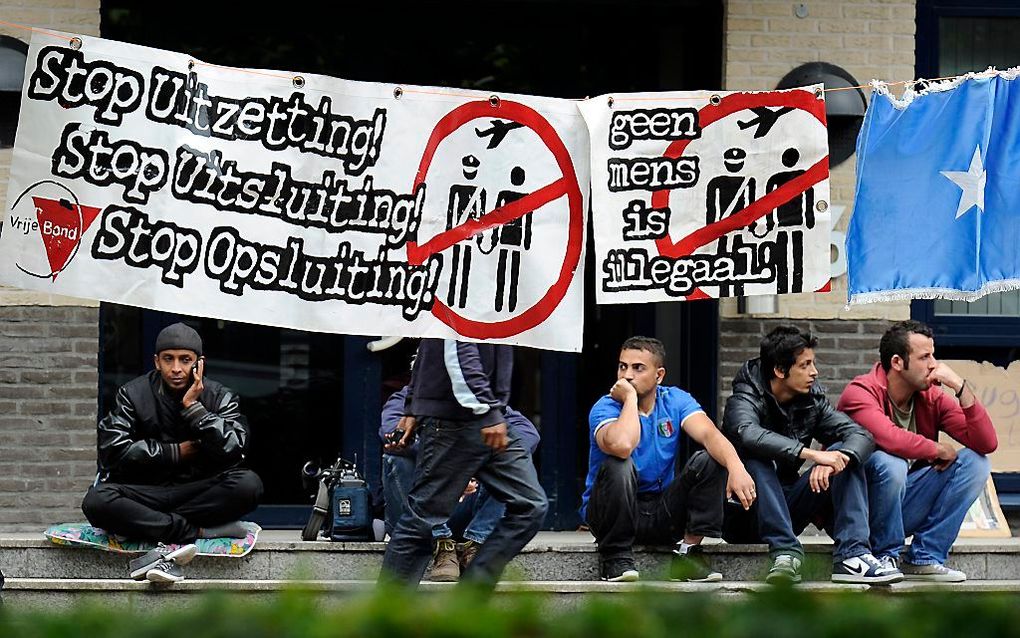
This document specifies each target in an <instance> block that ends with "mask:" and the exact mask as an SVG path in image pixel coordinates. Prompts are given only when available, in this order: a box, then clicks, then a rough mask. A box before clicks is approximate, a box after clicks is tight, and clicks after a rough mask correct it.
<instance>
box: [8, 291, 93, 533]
mask: <svg viewBox="0 0 1020 638" xmlns="http://www.w3.org/2000/svg"><path fill="white" fill-rule="evenodd" d="M98 339H99V312H98V310H97V309H96V308H82V307H74V306H64V307H47V306H0V359H2V360H3V366H2V367H0V530H6V531H11V530H38V531H41V530H42V529H43V528H45V527H46V525H47V524H50V523H54V522H62V521H63V522H66V521H76V520H80V519H81V518H82V514H81V511H80V510H79V509H78V507H79V505H80V504H81V497H82V495H83V494H84V493H85V490H86V489H88V486H89V484H90V483H91V482H92V479H93V478H94V477H95V473H96V402H97V387H98V373H97V363H98V362H97V360H96V359H97V356H96V351H97V343H98Z"/></svg>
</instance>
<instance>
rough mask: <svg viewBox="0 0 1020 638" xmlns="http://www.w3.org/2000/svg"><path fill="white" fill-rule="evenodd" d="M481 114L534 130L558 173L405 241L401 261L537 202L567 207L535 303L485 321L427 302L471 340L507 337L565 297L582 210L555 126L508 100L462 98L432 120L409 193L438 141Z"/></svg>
mask: <svg viewBox="0 0 1020 638" xmlns="http://www.w3.org/2000/svg"><path fill="white" fill-rule="evenodd" d="M483 117H484V118H492V117H499V118H501V119H507V120H512V121H514V122H517V123H519V124H523V125H524V126H526V127H528V128H530V129H531V130H533V131H534V132H535V133H537V134H538V137H539V139H541V140H542V143H543V144H545V146H546V147H547V148H548V149H549V150H550V151H551V152H552V154H553V158H554V159H555V160H556V164H557V166H559V169H560V173H561V177H560V178H559V179H557V180H555V181H554V182H553V183H551V184H548V185H546V186H543V187H542V188H540V189H538V190H537V191H535V192H533V193H531V194H529V195H526V196H524V197H522V198H521V199H518V200H515V201H513V202H510V203H508V204H506V205H505V206H502V207H500V208H497V209H494V210H492V211H489V212H487V213H486V214H485V215H483V216H482V217H481V218H479V219H476V220H469V221H467V222H465V223H464V224H461V225H460V226H457V227H456V228H452V229H450V230H447V231H445V232H443V233H440V234H439V235H436V236H435V237H433V238H432V239H430V240H429V241H427V242H425V243H424V244H421V245H419V244H416V243H414V242H409V243H408V244H407V261H408V263H410V264H411V265H414V266H419V265H421V264H423V263H424V262H425V260H426V259H428V258H429V257H430V256H432V255H434V254H436V253H439V252H442V251H443V250H445V249H447V248H449V247H450V246H452V245H453V244H455V243H457V242H458V241H461V240H463V239H467V238H469V237H472V236H474V235H476V234H477V233H479V232H483V231H485V230H487V229H489V228H493V227H495V226H499V225H501V224H505V223H507V222H510V221H513V220H515V219H517V218H519V217H522V216H523V215H525V214H527V213H528V212H531V211H537V209H538V208H540V207H541V206H543V205H545V204H547V203H549V202H552V201H555V200H556V199H559V198H560V197H562V196H564V195H566V196H567V201H568V204H569V208H570V216H569V233H568V235H567V254H566V256H565V258H564V260H563V265H562V267H561V268H560V272H559V275H558V277H557V279H556V281H555V282H554V283H553V285H552V286H551V287H550V288H549V290H548V292H546V293H545V294H544V295H543V296H542V298H541V299H539V300H538V301H537V302H536V303H535V305H533V306H531V307H530V308H528V309H527V310H525V311H524V312H522V313H521V314H519V315H517V316H515V317H511V318H509V319H504V320H503V321H495V322H491V323H490V322H484V321H477V320H474V319H469V318H467V317H464V316H462V315H460V314H458V313H457V312H455V311H454V310H452V309H451V308H450V307H448V306H447V305H446V304H444V303H443V302H442V301H440V300H439V298H438V297H437V298H436V299H435V301H434V302H433V305H432V314H433V315H435V317H436V318H437V319H439V320H440V321H442V322H443V323H445V324H446V325H448V326H450V327H451V328H453V329H454V330H456V331H457V332H458V333H459V334H461V335H463V336H465V337H472V338H475V339H497V338H506V337H512V336H514V335H517V334H520V333H522V332H525V331H526V330H530V329H532V328H534V327H535V326H537V325H538V324H540V323H542V322H543V321H545V320H546V319H547V318H548V317H549V316H550V315H551V314H552V313H553V311H554V310H556V307H557V306H559V304H560V302H561V301H562V300H563V298H564V297H565V296H566V294H567V290H568V288H569V287H570V283H571V282H572V281H573V279H574V273H575V272H576V271H577V266H578V264H579V263H580V260H581V249H582V247H583V246H582V245H583V234H584V208H583V207H582V202H581V188H580V185H579V184H578V182H577V175H576V173H575V172H574V165H573V163H572V162H571V160H570V154H569V153H568V152H567V148H566V146H564V144H563V141H562V140H561V139H560V138H559V135H557V134H556V131H555V129H553V127H552V125H551V124H549V122H548V121H547V120H546V119H545V118H544V117H542V115H541V114H539V113H538V112H537V111H535V110H534V109H532V108H530V107H528V106H525V105H523V104H521V103H519V102H511V101H509V100H502V101H501V102H500V104H499V107H497V108H493V106H492V104H490V103H489V101H488V100H485V101H477V102H468V103H467V104H463V105H461V106H459V107H457V108H455V109H454V110H452V111H450V112H449V113H448V114H447V115H446V116H444V117H443V119H441V120H440V121H439V123H438V124H436V127H435V128H434V129H433V131H432V135H431V136H430V137H429V141H428V144H427V145H426V146H425V152H424V154H423V155H422V158H421V162H420V163H419V165H418V172H417V174H416V175H415V179H414V186H413V188H412V192H413V191H414V189H417V188H418V187H419V186H420V185H421V184H422V183H424V182H425V179H426V177H427V176H428V171H429V167H430V166H431V164H432V159H433V157H434V156H435V153H436V150H437V149H438V148H439V145H440V144H441V143H442V142H443V140H444V139H446V138H447V137H448V136H449V135H450V134H451V133H453V132H454V131H456V130H457V129H458V128H460V127H461V126H463V125H464V124H466V123H468V122H471V121H472V120H476V119H478V118H483Z"/></svg>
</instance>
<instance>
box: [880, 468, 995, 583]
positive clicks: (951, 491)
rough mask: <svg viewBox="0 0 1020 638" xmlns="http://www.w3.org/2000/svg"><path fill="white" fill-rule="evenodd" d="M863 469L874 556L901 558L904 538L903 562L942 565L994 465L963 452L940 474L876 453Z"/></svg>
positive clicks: (933, 469)
mask: <svg viewBox="0 0 1020 638" xmlns="http://www.w3.org/2000/svg"><path fill="white" fill-rule="evenodd" d="M865 470H866V471H867V476H868V501H869V507H870V509H871V516H870V522H871V546H872V547H873V548H874V550H875V555H876V556H879V557H882V556H892V557H893V558H896V559H899V555H900V550H901V549H902V548H903V541H904V539H905V538H906V537H907V536H911V535H912V536H913V537H914V540H913V542H912V543H911V545H910V548H909V549H908V550H907V555H906V557H905V559H904V560H905V561H906V562H908V563H913V564H915V565H936V564H938V565H942V564H944V563H945V562H946V559H947V558H949V549H950V548H951V547H952V546H953V542H954V541H955V540H956V536H957V534H959V533H960V525H961V524H963V519H964V517H965V516H966V515H967V510H968V509H970V506H971V505H972V504H973V503H974V501H975V500H976V499H977V498H978V496H980V495H981V491H982V490H984V488H985V483H986V482H987V481H988V475H989V473H990V472H991V463H990V462H989V461H988V458H987V457H984V456H982V455H980V454H978V453H977V452H974V451H973V450H968V449H967V448H964V449H962V450H960V452H959V454H958V455H957V457H956V461H954V462H953V464H952V465H950V466H949V467H948V468H946V469H945V470H943V471H942V472H939V471H938V470H936V469H935V468H933V467H931V466H927V467H924V468H921V469H919V470H915V471H913V472H908V471H907V461H906V460H905V459H902V458H900V457H898V456H894V455H892V454H887V453H885V452H881V451H877V452H875V453H874V454H873V455H872V456H871V458H870V459H869V460H868V462H867V463H866V464H865Z"/></svg>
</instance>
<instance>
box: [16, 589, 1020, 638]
mask: <svg viewBox="0 0 1020 638" xmlns="http://www.w3.org/2000/svg"><path fill="white" fill-rule="evenodd" d="M555 600H556V599H555V598H549V599H543V598H539V597H532V596H525V595H521V594H510V595H507V594H499V595H497V596H496V597H495V599H494V600H493V602H492V603H491V604H486V603H484V602H482V601H481V599H479V598H476V597H474V596H472V595H470V594H463V593H460V594H458V593H454V594H427V595H412V594H409V593H406V592H402V591H382V592H377V593H376V594H373V595H371V596H362V597H353V598H329V597H322V596H320V595H317V594H314V593H309V592H300V591H293V592H287V593H285V594H283V595H281V596H279V597H277V598H276V599H275V600H274V602H272V603H270V604H264V605H255V604H252V603H251V602H245V601H244V599H243V598H238V597H229V596H227V595H210V596H208V597H206V598H203V599H201V601H200V602H198V603H197V604H194V605H182V604H181V602H182V601H181V599H180V598H179V597H176V596H174V597H173V599H172V600H171V601H170V603H169V604H168V606H167V608H166V609H165V610H163V611H161V612H158V613H131V612H125V611H118V610H117V609H115V608H111V607H110V606H108V605H103V604H102V603H99V604H95V603H93V605H92V606H81V607H78V608H76V609H73V610H70V611H67V612H52V613H51V612H46V611H41V610H40V611H20V610H12V609H4V610H2V611H0V636H2V637H3V638H76V637H78V636H81V637H87V638H128V637H130V638H164V637H165V638H290V637H293V638H326V637H334V636H338V637H351V638H355V637H357V638H395V637H401V638H404V637H408V638H432V637H435V638H476V637H482V638H543V637H546V636H548V637H549V638H553V637H555V638H599V637H601V636H606V637H610V636H612V637H617V636H619V637H621V638H623V637H627V638H632V637H641V638H679V637H684V636H695V637H704V638H731V637H732V638H738V637H739V638H744V637H747V638H762V637H769V638H787V637H788V638H821V637H824V636H834V637H846V638H885V637H890V638H892V637H897V638H900V637H902V638H908V637H910V638H913V637H917V638H942V637H945V638H978V637H984V636H989V637H993V636H994V637H995V638H1001V637H1008V636H1018V637H1020V604H1018V603H1020V600H1018V598H1017V597H1016V596H1008V595H998V594H955V593H952V592H946V593H940V594H896V595H885V594H881V593H853V594H811V593H808V592H804V591H797V590H772V591H767V592H761V593H750V594H747V595H744V596H740V597H732V596H730V597H721V596H719V595H715V596H713V595H710V594H709V595H700V594H698V595H693V594H681V593H662V592H658V593H650V592H648V593H640V594H633V595H631V594H613V595H601V596H593V597H592V598H590V599H589V600H588V601H586V602H585V603H584V604H582V605H580V606H577V607H573V606H567V607H566V608H562V609H560V608H557V605H555V604H553V603H554V602H555Z"/></svg>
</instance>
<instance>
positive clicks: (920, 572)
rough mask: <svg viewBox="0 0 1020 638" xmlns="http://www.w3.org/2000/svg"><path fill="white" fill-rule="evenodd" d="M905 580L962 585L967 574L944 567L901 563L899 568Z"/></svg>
mask: <svg viewBox="0 0 1020 638" xmlns="http://www.w3.org/2000/svg"><path fill="white" fill-rule="evenodd" d="M900 569H902V570H903V576H904V578H906V579H907V580H919V581H928V582H933V583H962V582H963V581H965V580H967V574H965V573H963V572H961V571H960V570H958V569H950V568H948V567H946V566H945V565H914V564H913V563H903V565H902V566H901V567H900Z"/></svg>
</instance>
